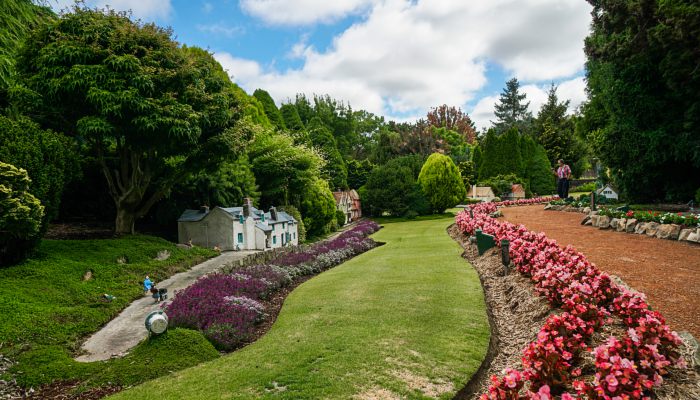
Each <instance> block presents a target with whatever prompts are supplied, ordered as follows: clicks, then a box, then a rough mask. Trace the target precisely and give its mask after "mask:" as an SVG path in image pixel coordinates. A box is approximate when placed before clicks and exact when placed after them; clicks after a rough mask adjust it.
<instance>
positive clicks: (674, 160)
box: [584, 0, 700, 202]
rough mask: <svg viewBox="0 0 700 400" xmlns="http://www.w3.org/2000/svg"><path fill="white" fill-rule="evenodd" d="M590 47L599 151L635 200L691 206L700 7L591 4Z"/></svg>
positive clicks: (698, 115)
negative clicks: (675, 201) (684, 202)
mask: <svg viewBox="0 0 700 400" xmlns="http://www.w3.org/2000/svg"><path fill="white" fill-rule="evenodd" d="M590 3H591V4H592V5H593V11H592V15H594V18H593V23H592V25H591V34H590V35H589V37H588V38H587V39H586V42H585V52H586V55H587V64H586V71H587V79H586V82H587V84H588V92H589V95H590V105H589V107H587V108H584V113H585V114H586V116H587V118H588V117H589V115H588V114H589V113H591V114H593V115H591V116H590V118H588V119H589V121H593V122H596V121H601V122H600V125H602V126H595V124H593V123H592V124H590V125H591V127H592V128H593V129H594V130H593V132H596V135H597V136H598V137H599V139H600V140H599V141H598V142H599V143H600V144H601V145H599V146H597V147H596V150H598V152H599V153H598V155H599V156H600V158H601V160H602V162H603V163H604V164H605V165H606V166H607V167H609V168H610V170H611V172H612V175H613V179H614V181H615V182H616V183H617V184H618V185H619V186H620V189H622V191H623V193H625V194H626V195H627V196H628V197H629V198H630V199H631V200H632V201H635V202H647V201H659V200H666V201H672V200H679V201H686V202H687V201H688V200H689V199H690V198H692V196H693V193H694V191H695V190H696V189H697V188H698V187H699V186H700V135H698V134H697V132H698V131H700V112H699V111H698V110H700V69H698V67H697V65H698V58H697V48H698V45H697V43H698V35H697V32H698V27H699V26H700V4H698V2H697V1H694V0H674V1H657V2H652V1H644V2H633V1H628V0H611V1H605V2H598V1H590Z"/></svg>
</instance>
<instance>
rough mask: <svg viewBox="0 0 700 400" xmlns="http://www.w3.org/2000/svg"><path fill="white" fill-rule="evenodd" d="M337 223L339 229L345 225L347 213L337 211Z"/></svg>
mask: <svg viewBox="0 0 700 400" xmlns="http://www.w3.org/2000/svg"><path fill="white" fill-rule="evenodd" d="M335 221H336V223H337V224H338V227H339V228H340V227H341V226H343V225H345V213H344V212H342V211H340V210H335Z"/></svg>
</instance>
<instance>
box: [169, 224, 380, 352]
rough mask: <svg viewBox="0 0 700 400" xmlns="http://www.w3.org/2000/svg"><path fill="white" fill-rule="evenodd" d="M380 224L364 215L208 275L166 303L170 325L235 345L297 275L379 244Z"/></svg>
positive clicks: (220, 344) (249, 333)
mask: <svg viewBox="0 0 700 400" xmlns="http://www.w3.org/2000/svg"><path fill="white" fill-rule="evenodd" d="M378 229H379V225H377V224H376V223H375V222H373V221H362V222H360V223H358V224H357V225H356V226H354V227H353V228H351V229H349V230H347V231H345V232H343V233H341V234H340V235H338V236H337V237H336V238H334V239H331V240H328V241H324V242H319V243H315V244H313V245H311V246H306V247H303V248H301V249H300V250H299V251H292V252H287V253H283V254H282V255H281V256H280V257H278V258H276V259H273V260H271V261H269V262H268V263H267V264H263V265H252V266H247V267H241V268H239V269H236V270H235V271H234V272H233V273H230V274H223V273H216V274H210V275H207V276H204V277H202V278H200V279H198V280H197V281H196V282H195V283H194V284H192V285H191V286H189V287H187V288H186V289H184V290H182V291H179V292H177V294H176V296H175V298H174V299H173V301H172V302H170V303H168V304H166V305H164V309H165V311H166V312H167V314H168V317H169V319H170V325H171V326H173V327H184V328H190V329H197V330H200V331H202V332H203V333H204V335H205V336H206V337H207V338H208V339H209V340H210V341H211V342H212V343H213V344H214V345H215V346H216V347H217V348H219V349H221V350H232V349H234V348H236V347H238V346H240V345H241V344H242V343H244V342H246V341H248V340H250V339H251V338H252V337H253V336H254V334H255V332H256V327H257V326H258V324H259V323H260V322H261V321H262V320H263V319H265V317H266V316H267V315H266V314H265V307H264V305H263V304H262V301H264V300H265V299H268V298H269V297H270V296H271V295H272V294H273V293H275V292H277V291H278V290H280V289H281V288H283V287H285V286H288V285H289V284H291V283H292V282H293V281H294V280H295V279H297V278H301V277H303V276H308V275H312V274H316V273H319V272H321V271H324V270H326V269H328V268H331V267H333V266H336V265H338V264H340V263H342V262H343V261H345V260H347V259H349V258H351V257H353V256H355V255H357V254H360V253H363V252H365V251H367V250H369V249H371V248H373V247H375V246H376V245H377V243H376V242H374V241H373V240H372V239H370V238H369V237H368V236H369V235H370V234H372V233H374V232H376V231H377V230H378Z"/></svg>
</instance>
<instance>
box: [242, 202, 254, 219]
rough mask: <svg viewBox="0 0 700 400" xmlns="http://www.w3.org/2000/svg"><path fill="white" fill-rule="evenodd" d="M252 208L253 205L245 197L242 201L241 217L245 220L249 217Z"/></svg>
mask: <svg viewBox="0 0 700 400" xmlns="http://www.w3.org/2000/svg"><path fill="white" fill-rule="evenodd" d="M252 208H253V203H252V202H251V201H250V198H248V197H246V198H245V199H243V216H244V217H245V218H248V217H250V216H251V212H252Z"/></svg>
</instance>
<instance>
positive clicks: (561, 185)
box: [557, 178, 569, 199]
mask: <svg viewBox="0 0 700 400" xmlns="http://www.w3.org/2000/svg"><path fill="white" fill-rule="evenodd" d="M557 194H558V195H559V198H560V199H565V198H567V197H569V180H568V179H566V178H559V180H558V181H557Z"/></svg>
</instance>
